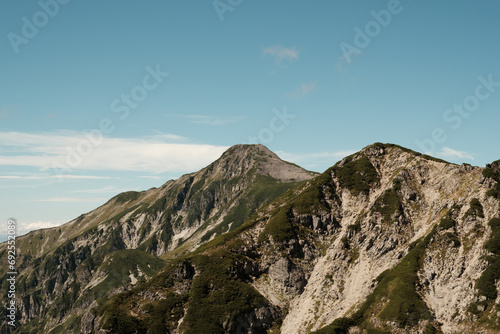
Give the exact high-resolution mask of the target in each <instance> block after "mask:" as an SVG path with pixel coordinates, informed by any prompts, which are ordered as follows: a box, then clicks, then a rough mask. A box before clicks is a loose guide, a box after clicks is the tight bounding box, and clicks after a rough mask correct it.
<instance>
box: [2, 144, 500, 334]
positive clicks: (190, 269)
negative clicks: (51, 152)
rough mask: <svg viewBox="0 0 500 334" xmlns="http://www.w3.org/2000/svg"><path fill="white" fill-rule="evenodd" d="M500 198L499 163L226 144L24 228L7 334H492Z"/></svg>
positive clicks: (387, 149) (499, 307) (499, 270)
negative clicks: (331, 157) (303, 164)
mask: <svg viewBox="0 0 500 334" xmlns="http://www.w3.org/2000/svg"><path fill="white" fill-rule="evenodd" d="M499 199H500V161H496V162H493V163H491V164H489V165H487V166H486V167H483V168H481V167H473V166H470V165H466V164H463V165H461V166H459V165H455V164H451V163H448V162H446V161H443V160H439V159H436V158H433V157H430V156H426V155H422V154H420V153H417V152H414V151H411V150H409V149H405V148H403V147H400V146H397V145H393V144H381V143H376V144H373V145H370V146H368V147H366V148H364V149H363V150H361V151H360V152H357V153H355V154H353V155H351V156H348V157H346V158H344V159H342V160H341V161H340V162H338V163H337V164H336V165H334V166H332V167H331V168H329V169H328V170H326V171H325V172H324V173H322V174H316V173H312V172H309V171H306V170H304V169H302V168H300V167H299V166H296V165H294V164H291V163H288V162H285V161H282V160H281V159H280V158H279V157H277V156H276V155H275V154H274V153H272V152H271V151H269V150H268V149H267V148H265V147H264V146H261V145H237V146H233V147H232V148H230V149H229V150H228V151H226V152H225V153H224V154H223V155H222V156H221V158H220V159H218V160H217V161H215V162H214V163H212V164H211V165H209V166H207V167H206V168H204V169H202V170H200V171H199V172H196V173H192V174H188V175H184V176H182V177H181V178H179V179H178V180H173V181H169V182H167V183H165V184H164V185H163V186H161V187H160V188H154V189H150V190H147V191H143V192H127V193H122V194H119V195H118V196H115V197H113V198H112V199H111V200H109V201H108V202H107V203H106V204H104V205H103V206H101V207H99V208H97V209H96V210H94V211H92V212H89V213H87V214H84V215H82V216H80V217H78V218H77V219H75V220H73V221H71V222H69V223H67V224H65V225H62V226H60V227H56V228H51V229H45V230H39V231H34V232H31V233H29V234H27V235H25V236H23V237H20V238H18V242H17V245H18V252H19V258H18V261H19V263H20V264H21V265H20V269H19V276H18V280H17V290H18V291H17V292H18V294H17V295H18V300H17V301H18V303H17V307H18V308H17V310H16V311H17V313H18V319H20V324H19V326H18V327H17V328H16V329H15V330H14V331H13V333H86V334H91V333H94V334H104V333H145V334H152V333H367V334H372V333H424V334H430V333H499V332H500V297H499V293H498V291H499V288H500V206H499V204H500V203H499ZM0 254H1V257H2V258H5V257H6V244H5V243H3V244H1V245H0ZM0 276H1V277H2V280H1V283H0V284H2V289H4V291H6V290H7V287H6V284H7V281H6V270H5V269H4V268H1V269H0ZM2 303H3V304H4V306H6V305H5V302H4V301H2ZM9 330H10V329H9V328H8V327H7V325H6V324H5V323H3V324H2V327H1V332H2V333H9Z"/></svg>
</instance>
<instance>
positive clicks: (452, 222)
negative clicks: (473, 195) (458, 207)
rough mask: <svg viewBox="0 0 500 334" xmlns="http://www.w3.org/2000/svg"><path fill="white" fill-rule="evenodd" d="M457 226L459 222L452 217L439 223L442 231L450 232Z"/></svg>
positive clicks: (447, 217)
mask: <svg viewBox="0 0 500 334" xmlns="http://www.w3.org/2000/svg"><path fill="white" fill-rule="evenodd" d="M455 226H457V221H456V220H455V219H453V218H451V217H450V216H446V217H444V218H443V219H441V221H440V222H439V229H440V230H448V229H450V228H452V227H455Z"/></svg>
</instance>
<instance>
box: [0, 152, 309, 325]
mask: <svg viewBox="0 0 500 334" xmlns="http://www.w3.org/2000/svg"><path fill="white" fill-rule="evenodd" d="M315 175H317V174H315V173H312V172H308V171H306V170H304V169H302V168H300V167H298V166H296V165H293V164H291V163H287V162H285V161H282V160H281V159H279V158H278V157H277V156H276V155H275V154H274V153H272V152H271V151H269V150H268V149H267V148H265V147H264V146H262V145H237V146H233V147H232V148H230V149H229V150H228V151H226V152H225V153H224V154H223V155H222V156H221V158H219V159H218V160H217V161H215V162H214V163H212V164H211V165H209V166H208V167H206V168H204V169H202V170H200V171H199V172H196V173H192V174H188V175H184V176H182V177H181V178H179V179H178V180H173V181H169V182H167V183H165V184H164V185H163V186H162V187H160V188H153V189H150V190H147V191H143V192H126V193H122V194H119V195H117V196H115V197H114V198H112V199H111V200H109V201H108V202H107V203H106V204H104V205H102V206H101V207H99V208H97V209H96V210H94V211H92V212H89V213H87V214H84V215H81V216H80V217H78V218H77V219H75V220H73V221H71V222H69V223H68V224H65V225H63V226H60V227H57V228H51V229H44V230H38V231H34V232H30V233H28V234H27V235H25V236H22V237H19V238H18V239H17V241H16V246H17V250H18V258H17V263H18V266H19V268H18V269H19V272H20V274H19V276H18V277H17V282H16V284H17V289H18V294H17V295H18V296H19V300H18V306H19V308H18V310H17V313H18V315H17V319H18V321H19V322H20V324H21V325H22V326H21V327H20V329H19V330H18V331H17V332H18V333H49V332H50V333H67V332H70V331H71V330H74V332H75V333H79V332H80V331H79V328H80V326H81V319H82V318H81V316H82V314H84V313H85V311H86V310H87V309H88V307H89V306H90V305H91V304H93V305H97V301H98V300H99V301H100V300H101V298H109V297H110V296H111V295H112V294H114V293H117V292H119V291H123V290H126V289H129V288H130V287H131V286H133V285H135V284H138V283H140V282H142V281H145V280H146V279H147V278H150V277H151V276H153V274H154V273H155V272H156V271H157V270H158V269H159V268H162V267H163V266H164V265H165V264H166V262H165V260H167V261H168V259H169V258H173V257H176V256H178V255H180V254H182V253H184V252H188V251H192V250H194V249H196V248H197V247H199V245H201V244H203V243H204V242H206V241H209V240H211V239H212V238H214V237H215V236H217V235H221V234H223V233H226V232H228V231H231V230H234V229H236V228H238V227H239V226H241V225H242V224H243V223H244V221H245V220H246V219H248V218H249V217H250V216H251V215H252V214H254V213H255V212H256V211H257V210H258V209H260V208H262V207H263V206H264V205H266V204H268V203H269V202H271V201H272V200H274V199H275V198H276V197H278V196H279V195H281V194H283V193H284V192H285V191H286V190H288V189H290V188H293V187H295V186H297V185H299V184H300V183H302V182H304V181H305V180H309V179H311V178H312V177H314V176H315ZM4 255H6V244H5V243H4V244H1V245H0V256H1V258H2V259H4V258H5V256H4ZM159 256H161V257H162V258H159ZM0 278H1V283H0V284H1V285H2V286H1V288H2V289H4V290H3V291H7V281H6V278H7V277H6V268H5V267H1V268H0ZM2 303H4V302H3V301H2ZM62 322H64V325H61V326H59V325H60V324H61V323H62ZM2 326H3V327H2V333H3V332H8V329H7V327H6V324H5V323H4V324H2Z"/></svg>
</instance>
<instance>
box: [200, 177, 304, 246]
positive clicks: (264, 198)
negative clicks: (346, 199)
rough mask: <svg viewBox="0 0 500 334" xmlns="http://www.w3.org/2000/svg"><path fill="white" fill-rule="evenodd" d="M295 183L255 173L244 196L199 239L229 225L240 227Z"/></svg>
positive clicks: (222, 231) (207, 237)
mask: <svg viewBox="0 0 500 334" xmlns="http://www.w3.org/2000/svg"><path fill="white" fill-rule="evenodd" d="M297 185H298V183H296V182H288V183H284V182H281V181H279V180H277V179H274V178H272V177H270V176H267V175H256V176H255V179H254V180H253V181H252V182H251V186H250V188H249V189H248V192H247V193H246V194H245V196H244V198H243V199H242V200H241V201H240V202H238V203H236V205H235V206H234V207H233V208H231V210H229V212H228V213H227V214H226V216H225V217H224V219H223V221H222V223H220V224H219V225H218V226H217V227H216V228H214V229H212V230H210V231H208V232H207V233H206V234H205V235H204V236H203V237H202V239H201V240H202V241H207V240H209V239H210V237H211V236H212V235H213V234H214V233H215V234H216V235H221V234H222V233H224V232H227V231H228V229H229V226H231V230H234V229H236V228H238V227H240V226H241V225H243V223H244V222H245V221H246V220H247V219H248V218H249V217H250V216H251V215H253V214H254V213H255V212H257V210H258V209H259V208H261V207H263V206H264V205H266V204H268V203H270V202H271V201H273V200H274V199H276V198H278V197H279V196H281V195H282V194H284V193H285V192H286V191H288V190H290V189H292V188H295V187H296V186H297ZM229 186H231V185H229ZM230 224H231V225H230Z"/></svg>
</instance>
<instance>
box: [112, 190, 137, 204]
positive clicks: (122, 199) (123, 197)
mask: <svg viewBox="0 0 500 334" xmlns="http://www.w3.org/2000/svg"><path fill="white" fill-rule="evenodd" d="M139 196H141V193H140V192H137V191H126V192H124V193H121V194H118V195H116V196H115V197H113V198H112V199H115V201H116V202H117V203H126V202H130V201H135V200H136V199H138V198H139Z"/></svg>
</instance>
